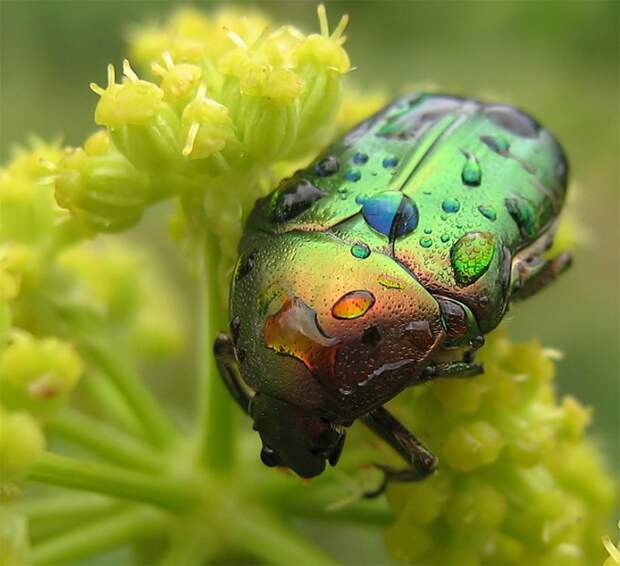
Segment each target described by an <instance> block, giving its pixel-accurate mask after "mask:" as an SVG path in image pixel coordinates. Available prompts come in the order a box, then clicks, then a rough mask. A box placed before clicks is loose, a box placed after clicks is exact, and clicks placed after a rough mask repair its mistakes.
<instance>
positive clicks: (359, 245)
mask: <svg viewBox="0 0 620 566" xmlns="http://www.w3.org/2000/svg"><path fill="white" fill-rule="evenodd" d="M351 254H352V255H353V257H356V258H358V259H366V258H367V257H368V256H369V255H370V248H369V247H368V246H367V245H366V244H365V243H364V242H356V243H355V244H353V245H352V246H351Z"/></svg>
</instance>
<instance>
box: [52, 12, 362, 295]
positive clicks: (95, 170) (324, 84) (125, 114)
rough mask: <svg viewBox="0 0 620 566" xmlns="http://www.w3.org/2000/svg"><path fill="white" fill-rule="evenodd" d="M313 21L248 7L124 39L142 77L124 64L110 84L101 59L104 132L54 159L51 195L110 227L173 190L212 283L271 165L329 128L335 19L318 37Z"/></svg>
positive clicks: (269, 178) (323, 22)
mask: <svg viewBox="0 0 620 566" xmlns="http://www.w3.org/2000/svg"><path fill="white" fill-rule="evenodd" d="M319 20H320V28H321V29H320V33H314V34H309V35H305V34H303V33H302V32H301V31H299V30H298V29H296V28H294V27H292V26H283V27H279V28H275V29H274V28H273V27H270V23H269V22H268V21H267V20H265V18H263V17H262V16H260V15H258V14H252V13H250V14H246V15H241V14H240V13H239V12H237V11H235V10H223V11H220V12H217V13H215V14H214V15H213V16H212V17H207V16H205V15H204V14H202V13H199V12H196V11H192V10H185V11H181V12H179V13H178V14H177V15H176V16H175V17H173V18H172V19H171V20H170V21H169V22H168V23H167V25H166V26H164V27H163V28H150V29H146V30H143V31H140V32H138V33H136V34H134V37H133V40H132V46H131V53H132V59H133V61H134V63H135V64H136V65H137V66H138V67H139V68H141V69H144V71H145V73H144V76H145V77H146V78H140V77H139V76H138V74H137V73H136V72H135V71H134V70H133V69H132V67H131V65H130V63H129V61H128V60H125V61H124V63H123V79H122V81H121V82H120V83H119V82H117V79H116V73H115V69H114V67H113V66H112V65H110V66H109V67H108V84H107V86H106V87H105V88H104V87H100V86H98V85H95V84H93V85H91V88H92V89H93V90H94V91H95V92H96V93H97V94H98V95H99V97H100V99H99V102H98V104H97V107H96V110H95V121H96V122H97V124H99V125H101V126H105V128H106V129H105V130H104V131H101V132H98V133H97V134H95V135H94V136H93V137H91V138H90V139H89V140H87V142H86V143H85V144H84V147H82V148H78V149H75V150H73V151H71V152H69V153H68V154H66V155H65V156H64V157H63V158H62V160H61V162H60V165H59V171H58V175H57V178H56V195H57V199H58V202H59V203H60V204H61V206H63V207H65V208H66V209H68V210H70V211H71V212H72V214H73V215H74V217H75V218H78V219H79V220H80V221H81V222H82V223H83V225H84V226H86V227H87V228H89V229H91V230H93V231H95V232H116V231H122V230H125V229H127V228H128V227H130V226H132V225H134V224H135V223H136V222H138V221H139V219H140V218H141V216H142V214H143V212H144V210H145V208H146V207H147V206H148V205H149V204H151V203H154V202H156V201H159V200H161V199H165V198H170V197H179V198H180V200H181V201H184V209H185V211H186V213H187V209H188V208H190V209H192V213H193V214H198V215H199V216H201V215H204V216H205V220H206V221H205V222H201V223H202V224H203V225H205V226H208V227H209V229H210V230H211V232H212V233H214V234H217V236H218V243H219V247H220V250H221V252H222V253H223V256H224V258H225V259H226V260H227V261H224V262H223V265H224V267H223V268H222V269H223V271H222V278H224V277H225V275H226V273H227V272H228V271H229V270H230V267H231V265H230V264H231V263H232V261H233V259H234V256H235V253H236V245H237V242H238V239H239V237H240V228H241V224H242V223H241V220H242V218H243V217H244V216H245V215H246V214H247V213H248V211H249V209H250V207H251V206H252V204H253V203H254V201H255V200H256V198H257V197H258V196H259V195H260V194H261V193H262V192H264V191H265V190H267V188H271V187H272V184H273V181H274V178H273V176H274V171H275V170H274V167H275V166H278V169H276V170H278V171H279V170H281V169H284V170H288V169H290V166H289V167H286V166H284V167H283V164H285V163H293V162H294V163H298V162H299V161H300V160H304V159H309V158H311V157H312V156H313V154H314V153H316V151H317V150H318V149H320V148H321V147H322V146H323V145H324V144H325V143H326V142H327V141H328V140H329V138H330V136H331V135H332V134H333V132H334V129H335V128H334V124H335V121H336V114H337V112H338V107H339V102H340V99H341V91H342V81H341V76H342V75H343V74H345V73H347V72H348V71H349V70H350V68H351V65H350V61H349V57H348V55H347V53H346V51H345V50H344V49H343V43H344V40H345V38H344V36H343V32H344V30H345V28H346V25H347V18H346V17H343V18H342V19H341V20H340V22H339V24H338V25H337V26H336V28H335V29H334V30H333V32H331V33H330V31H329V28H328V23H327V17H326V14H325V9H324V8H323V7H322V6H320V7H319ZM275 174H276V175H277V174H279V173H275ZM188 203H191V204H188ZM202 207H204V211H202V210H198V211H197V210H196V209H197V208H202ZM222 284H223V285H224V280H223V279H222Z"/></svg>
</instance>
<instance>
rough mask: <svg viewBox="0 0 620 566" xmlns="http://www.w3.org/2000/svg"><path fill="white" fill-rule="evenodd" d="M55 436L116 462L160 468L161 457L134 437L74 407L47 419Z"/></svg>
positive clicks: (161, 465) (132, 465)
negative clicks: (74, 409) (75, 409)
mask: <svg viewBox="0 0 620 566" xmlns="http://www.w3.org/2000/svg"><path fill="white" fill-rule="evenodd" d="M48 429H49V430H50V431H51V432H53V433H55V434H57V435H58V436H60V437H62V438H64V439H65V440H68V441H70V442H72V443H75V444H77V445H79V446H81V447H83V448H86V449H87V450H89V451H90V452H92V453H93V454H96V455H98V456H101V457H103V458H105V459H107V460H110V461H111V462H113V463H115V464H121V465H123V466H129V467H130V468H138V469H142V470H146V471H151V472H161V471H162V468H163V465H164V459H163V458H162V457H160V456H158V455H157V453H156V452H154V451H152V450H151V449H150V448H148V447H146V446H144V445H143V444H142V443H141V442H139V441H137V440H136V439H134V438H132V437H130V436H127V435H126V434H123V433H122V432H119V431H117V430H115V429H114V428H112V427H110V426H109V425H106V424H104V423H102V422H99V421H97V420H95V419H93V418H90V417H86V416H84V415H81V414H80V413H78V412H77V411H73V410H70V409H68V410H65V411H64V412H63V413H62V414H61V415H59V416H58V417H55V418H53V419H52V420H51V421H50V422H49V423H48Z"/></svg>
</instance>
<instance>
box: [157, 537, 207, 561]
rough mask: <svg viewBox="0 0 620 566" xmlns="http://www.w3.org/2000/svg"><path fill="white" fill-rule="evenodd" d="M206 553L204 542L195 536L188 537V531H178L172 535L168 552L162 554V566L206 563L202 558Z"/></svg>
mask: <svg viewBox="0 0 620 566" xmlns="http://www.w3.org/2000/svg"><path fill="white" fill-rule="evenodd" d="M204 553H205V549H204V542H203V541H197V540H196V538H195V537H188V536H187V533H178V534H176V535H174V536H173V537H171V539H170V543H169V545H168V548H167V549H166V552H165V553H164V555H163V556H162V558H161V560H160V562H159V565H160V566H181V565H182V566H186V565H188V566H189V565H191V564H205V563H206V562H205V561H204V560H202V558H203V554H204Z"/></svg>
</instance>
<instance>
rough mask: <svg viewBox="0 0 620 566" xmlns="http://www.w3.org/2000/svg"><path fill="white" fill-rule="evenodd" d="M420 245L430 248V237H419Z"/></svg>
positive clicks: (431, 240)
mask: <svg viewBox="0 0 620 566" xmlns="http://www.w3.org/2000/svg"><path fill="white" fill-rule="evenodd" d="M420 245H421V246H422V247H423V248H430V247H431V246H432V245H433V239H432V238H420Z"/></svg>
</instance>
